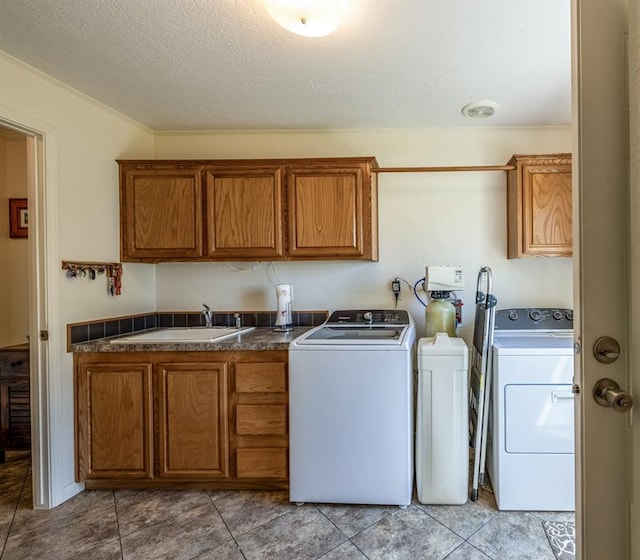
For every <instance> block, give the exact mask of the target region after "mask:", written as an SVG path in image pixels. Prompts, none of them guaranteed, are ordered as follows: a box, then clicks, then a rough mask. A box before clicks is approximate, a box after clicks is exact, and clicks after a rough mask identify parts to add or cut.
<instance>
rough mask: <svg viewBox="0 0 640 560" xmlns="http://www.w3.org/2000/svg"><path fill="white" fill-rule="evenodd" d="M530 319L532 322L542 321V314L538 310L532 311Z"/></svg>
mask: <svg viewBox="0 0 640 560" xmlns="http://www.w3.org/2000/svg"><path fill="white" fill-rule="evenodd" d="M529 319H531V320H532V321H539V320H540V319H542V314H541V313H540V311H538V310H537V309H532V310H531V311H529Z"/></svg>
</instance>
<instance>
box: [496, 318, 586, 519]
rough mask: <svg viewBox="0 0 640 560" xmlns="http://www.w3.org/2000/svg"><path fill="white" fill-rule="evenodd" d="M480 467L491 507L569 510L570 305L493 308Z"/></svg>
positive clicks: (571, 409) (571, 506)
mask: <svg viewBox="0 0 640 560" xmlns="http://www.w3.org/2000/svg"><path fill="white" fill-rule="evenodd" d="M492 357H493V369H492V371H493V376H492V380H491V384H492V390H491V405H490V406H491V408H490V420H489V429H490V435H489V438H488V447H489V449H488V452H487V469H488V472H489V477H490V479H491V485H492V487H493V490H494V494H495V498H496V503H497V505H498V509H501V510H527V511H573V510H574V509H575V488H574V486H575V484H574V396H573V393H572V390H571V389H572V385H573V359H574V355H573V312H572V311H571V310H570V309H530V308H525V309H523V308H519V309H504V310H498V311H496V317H495V330H494V341H493V356H492Z"/></svg>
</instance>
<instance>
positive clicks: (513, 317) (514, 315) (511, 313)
mask: <svg viewBox="0 0 640 560" xmlns="http://www.w3.org/2000/svg"><path fill="white" fill-rule="evenodd" d="M509 319H511V320H512V321H516V320H517V319H518V312H517V311H509Z"/></svg>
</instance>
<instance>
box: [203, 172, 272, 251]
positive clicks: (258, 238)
mask: <svg viewBox="0 0 640 560" xmlns="http://www.w3.org/2000/svg"><path fill="white" fill-rule="evenodd" d="M204 175H205V188H206V191H205V192H206V209H207V212H206V239H207V250H206V256H207V257H208V258H210V259H227V260H228V259H239V258H247V259H252V260H255V259H270V260H279V259H282V258H284V242H283V234H282V181H283V176H284V167H283V166H266V167H253V168H252V167H247V168H243V167H242V166H235V167H226V168H207V169H205V172H204Z"/></svg>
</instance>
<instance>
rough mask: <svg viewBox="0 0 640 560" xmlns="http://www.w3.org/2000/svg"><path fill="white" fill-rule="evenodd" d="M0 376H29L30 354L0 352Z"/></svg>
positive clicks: (25, 352)
mask: <svg viewBox="0 0 640 560" xmlns="http://www.w3.org/2000/svg"><path fill="white" fill-rule="evenodd" d="M0 375H2V376H3V377H4V376H7V375H20V376H22V375H24V376H27V377H28V376H29V352H28V351H19V352H0Z"/></svg>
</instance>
